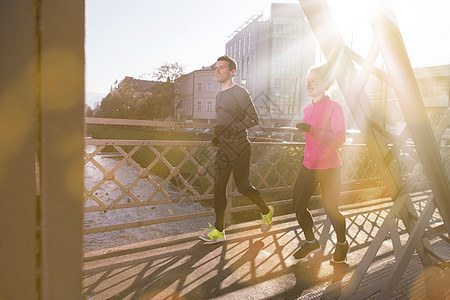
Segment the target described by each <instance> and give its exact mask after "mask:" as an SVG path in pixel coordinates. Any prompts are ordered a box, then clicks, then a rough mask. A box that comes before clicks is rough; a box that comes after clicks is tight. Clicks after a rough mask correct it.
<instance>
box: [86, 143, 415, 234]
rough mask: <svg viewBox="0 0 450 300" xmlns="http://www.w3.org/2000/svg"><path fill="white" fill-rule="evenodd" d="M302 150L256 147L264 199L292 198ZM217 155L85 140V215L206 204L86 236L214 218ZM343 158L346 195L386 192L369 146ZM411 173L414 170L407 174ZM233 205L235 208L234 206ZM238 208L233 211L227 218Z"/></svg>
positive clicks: (347, 150)
mask: <svg viewBox="0 0 450 300" xmlns="http://www.w3.org/2000/svg"><path fill="white" fill-rule="evenodd" d="M303 149H304V144H303V143H268V142H263V143H261V142H258V143H252V160H251V172H250V174H251V182H252V184H254V185H255V186H256V187H257V188H258V189H259V190H260V191H261V192H262V193H270V192H279V191H287V192H290V191H291V190H292V186H293V183H294V181H295V178H296V175H297V172H298V169H299V166H300V164H301V157H302V153H303ZM215 151H216V150H215V148H214V147H212V145H211V143H210V142H198V141H195V142H194V141H143V140H133V141H130V140H93V139H87V140H86V152H85V178H86V179H85V190H84V194H85V212H86V213H93V212H104V213H106V212H108V211H117V210H126V209H132V208H142V207H152V208H154V207H157V206H164V205H173V204H177V203H202V204H204V207H206V208H205V209H202V210H201V211H199V212H196V213H192V212H191V213H188V212H186V211H181V212H177V213H175V212H174V210H173V209H171V208H169V209H168V211H169V214H160V215H158V217H154V218H151V219H145V218H144V219H139V220H137V219H133V218H131V219H130V218H127V219H126V220H124V221H125V222H124V223H121V224H108V225H101V224H96V226H95V227H93V226H87V227H86V231H85V232H86V233H98V232H104V231H111V230H118V229H125V228H133V227H139V226H145V225H152V224H160V223H166V222H176V221H180V220H186V219H191V218H195V217H205V216H211V215H213V212H212V204H211V203H212V202H211V200H212V199H213V187H214V158H215ZM341 156H342V159H343V167H342V181H343V186H344V190H343V192H346V190H348V191H350V192H351V191H352V190H360V189H367V188H380V189H382V188H384V185H383V183H382V181H381V179H380V175H379V173H378V171H377V169H376V166H375V164H374V162H373V159H372V158H371V156H370V154H369V151H368V150H367V147H366V146H365V145H358V144H346V145H344V146H343V147H342V148H341ZM404 157H405V165H407V166H408V165H411V164H412V166H414V163H415V162H412V161H411V159H410V157H409V156H404ZM409 169H411V166H409V167H407V168H406V170H409ZM238 194H239V193H238V192H237V190H236V188H235V187H234V186H232V187H231V189H229V190H228V195H229V196H234V195H238ZM288 195H290V194H289V193H288ZM230 198H231V197H230ZM288 198H289V196H288ZM285 199H287V198H284V199H274V200H276V201H278V200H280V205H281V203H282V200H284V202H283V203H286V202H288V201H289V200H285ZM208 201H209V203H208ZM230 203H231V205H233V204H232V201H230ZM274 205H276V204H274ZM234 208H235V207H230V208H229V210H228V212H229V213H230V212H231V211H232V210H233V209H234ZM244 209H246V208H244ZM249 209H254V207H251V208H249Z"/></svg>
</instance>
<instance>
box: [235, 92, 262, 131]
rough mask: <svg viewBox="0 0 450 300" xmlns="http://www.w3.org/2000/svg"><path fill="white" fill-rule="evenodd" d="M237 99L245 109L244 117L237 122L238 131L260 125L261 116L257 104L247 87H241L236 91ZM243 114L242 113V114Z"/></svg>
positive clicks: (243, 109)
mask: <svg viewBox="0 0 450 300" xmlns="http://www.w3.org/2000/svg"><path fill="white" fill-rule="evenodd" d="M236 94H237V95H236V100H237V103H238V105H239V106H240V108H241V109H242V111H243V114H242V118H240V119H241V120H239V122H237V124H236V125H237V130H238V132H240V131H244V130H245V129H247V128H251V127H253V126H256V125H258V122H259V117H258V113H257V112H256V109H255V105H254V104H253V101H252V99H251V97H250V95H249V93H248V92H247V90H246V89H244V88H240V89H238V92H237V93H236ZM240 115H241V114H240Z"/></svg>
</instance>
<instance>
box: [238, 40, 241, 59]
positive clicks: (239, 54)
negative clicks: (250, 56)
mask: <svg viewBox="0 0 450 300" xmlns="http://www.w3.org/2000/svg"><path fill="white" fill-rule="evenodd" d="M239 57H241V40H239V46H238V58H239Z"/></svg>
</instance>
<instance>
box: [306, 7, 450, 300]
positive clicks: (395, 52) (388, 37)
mask: <svg viewBox="0 0 450 300" xmlns="http://www.w3.org/2000/svg"><path fill="white" fill-rule="evenodd" d="M299 2H300V4H301V6H302V8H303V11H304V12H305V15H306V17H307V18H308V21H309V24H310V25H311V28H312V30H313V32H314V34H315V36H316V38H317V41H318V42H319V45H320V47H321V49H322V52H323V53H324V55H325V57H326V58H327V60H328V61H332V62H334V66H335V69H336V70H335V72H336V78H337V82H338V84H339V87H340V89H341V91H342V93H343V94H344V97H345V99H346V101H347V104H348V106H349V108H350V110H351V112H352V114H353V117H354V119H355V121H356V122H357V124H358V126H359V128H360V130H361V132H362V133H363V134H364V136H365V139H366V144H367V146H368V148H369V150H370V152H371V154H372V155H373V157H374V160H375V162H376V164H377V167H378V169H379V172H380V174H381V176H382V177H383V180H384V182H385V184H386V186H387V188H388V190H389V192H390V194H391V196H392V199H393V200H394V205H393V207H392V208H391V210H390V212H389V216H388V217H387V218H386V220H385V221H384V223H383V225H382V226H381V228H380V230H379V232H378V233H377V236H376V237H375V239H374V241H373V242H372V244H371V245H370V247H369V249H368V251H367V252H366V254H365V255H364V257H363V259H362V260H361V262H360V263H359V264H358V267H357V269H356V271H355V273H354V274H353V276H352V278H351V280H350V282H349V284H348V285H347V286H346V288H345V290H344V291H343V293H342V295H341V298H343V299H349V298H354V299H361V297H365V296H370V295H373V294H375V293H377V292H381V297H389V296H390V295H392V293H393V292H394V291H395V288H396V286H397V284H398V282H399V280H400V278H401V275H402V274H403V272H404V271H405V269H406V266H407V265H408V263H409V261H410V258H411V255H412V253H413V251H414V250H417V253H418V255H419V257H420V259H421V261H422V263H423V264H424V265H429V264H431V263H433V262H434V261H435V256H433V255H432V253H431V252H430V251H428V249H431V245H430V243H429V242H428V240H426V239H424V238H423V235H424V231H425V229H426V227H427V225H428V223H429V221H430V219H431V217H432V215H433V213H434V211H435V209H436V207H437V208H439V211H440V214H441V216H442V219H443V221H444V227H445V229H446V230H447V232H449V225H450V219H449V217H450V202H449V199H448V198H449V195H450V185H449V182H448V177H447V174H446V173H445V169H444V165H443V163H442V159H441V156H440V153H439V149H438V146H437V142H436V140H439V139H440V137H441V136H442V134H443V132H444V130H445V128H446V127H447V125H448V114H446V116H445V120H443V124H441V126H439V127H438V129H437V132H436V133H435V134H433V132H432V130H431V126H430V124H429V122H428V118H427V115H426V111H425V107H424V105H423V101H422V98H421V96H420V92H419V89H418V87H417V83H416V81H415V78H414V74H413V71H412V69H411V66H410V63H409V59H408V56H407V54H406V50H405V47H404V45H403V41H402V38H401V34H400V32H399V30H398V27H397V26H396V24H395V18H394V15H393V13H392V10H391V8H390V7H386V8H385V9H384V10H383V14H380V15H378V18H377V19H375V21H374V22H373V23H372V27H373V31H374V32H375V39H374V41H373V43H372V45H371V48H370V50H369V54H368V57H367V58H366V59H364V58H362V57H361V56H359V55H358V54H356V53H355V52H353V50H351V49H348V48H347V47H346V45H345V43H344V41H343V39H342V37H341V35H340V33H339V30H338V27H337V24H336V23H335V22H334V19H333V16H332V14H331V11H330V9H329V7H328V5H327V2H326V0H299ZM380 53H381V54H382V56H383V60H384V62H385V64H386V66H387V70H388V74H384V73H383V72H382V71H381V70H379V69H377V68H376V67H374V62H375V60H376V59H377V58H378V55H379V54H380ZM354 62H356V63H358V64H360V65H361V70H360V71H359V72H357V70H356V69H355V66H354ZM371 74H373V75H375V76H377V77H378V78H380V79H381V80H383V81H386V82H388V83H389V84H391V85H393V87H394V89H395V91H396V93H397V96H398V98H399V102H400V107H401V109H402V112H403V114H404V116H405V120H406V122H407V124H408V127H407V128H408V129H406V130H404V132H403V133H402V134H401V135H400V138H396V137H394V136H392V135H391V134H389V133H388V132H386V131H385V130H384V129H382V126H381V125H380V124H381V122H380V121H379V120H378V119H377V117H376V115H375V113H374V112H373V110H372V107H371V105H370V103H369V99H368V96H367V95H366V93H365V91H364V88H365V86H366V84H367V81H368V78H369V76H370V75H371ZM410 134H411V135H412V138H413V140H414V142H415V145H416V154H417V158H418V160H419V161H420V162H421V163H422V168H423V171H424V173H425V175H426V176H427V178H428V181H429V183H430V186H431V189H432V192H433V195H432V196H431V197H430V198H429V199H428V202H427V206H426V209H425V210H424V211H423V212H422V213H421V214H420V216H419V215H418V213H417V211H416V209H415V208H414V205H413V204H412V202H411V198H410V192H411V190H412V188H413V187H414V184H415V182H416V178H417V174H418V172H419V170H418V169H417V168H416V169H415V171H414V172H413V174H412V175H411V176H409V178H408V179H407V180H404V179H403V178H402V176H401V174H400V172H399V170H400V168H399V165H398V162H399V161H400V157H399V151H392V149H391V148H390V147H389V144H395V145H399V147H401V148H406V145H405V141H406V139H407V138H408V136H409V135H410ZM399 219H401V220H402V222H403V224H404V225H405V227H406V229H407V231H408V233H409V238H408V241H407V242H406V244H405V246H402V244H401V242H400V239H399V236H398V228H397V227H398V226H397V224H398V221H397V220H399ZM389 233H390V238H391V240H392V244H393V247H394V254H395V257H396V264H395V266H394V268H393V270H392V271H391V274H390V276H388V277H387V280H382V281H380V282H379V283H378V284H374V285H373V286H371V287H368V288H365V289H364V290H363V291H360V292H358V294H355V293H356V290H357V288H358V287H359V285H360V283H361V282H362V279H363V277H364V275H365V274H366V273H367V271H368V269H369V267H370V265H371V264H372V262H373V261H374V259H375V257H376V254H377V252H378V250H379V249H380V247H381V244H382V242H383V240H385V238H386V237H387V236H388V234H389ZM383 299H384V298H383Z"/></svg>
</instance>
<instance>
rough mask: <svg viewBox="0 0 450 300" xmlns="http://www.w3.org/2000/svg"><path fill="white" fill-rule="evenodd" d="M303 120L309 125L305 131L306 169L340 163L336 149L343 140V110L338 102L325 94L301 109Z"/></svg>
mask: <svg viewBox="0 0 450 300" xmlns="http://www.w3.org/2000/svg"><path fill="white" fill-rule="evenodd" d="M303 114H304V117H303V122H304V123H308V124H310V125H311V129H310V130H309V133H306V132H305V140H306V146H305V153H304V159H303V165H305V167H307V168H308V169H331V168H335V167H338V166H341V165H342V161H341V158H340V157H339V152H338V149H339V147H340V146H341V145H342V144H344V142H345V121H344V112H343V110H342V107H341V106H340V105H339V103H337V102H334V101H332V100H331V99H330V97H328V96H326V97H325V98H323V99H322V100H320V101H317V102H316V103H314V102H312V103H311V104H309V105H308V106H306V107H305V109H304V110H303Z"/></svg>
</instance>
